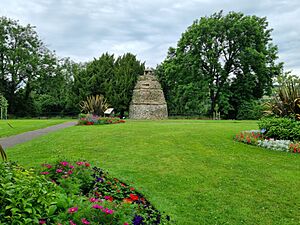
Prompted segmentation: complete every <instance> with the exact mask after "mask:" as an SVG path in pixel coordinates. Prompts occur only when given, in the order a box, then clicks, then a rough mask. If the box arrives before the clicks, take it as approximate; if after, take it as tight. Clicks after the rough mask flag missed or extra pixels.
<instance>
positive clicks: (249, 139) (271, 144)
mask: <svg viewBox="0 0 300 225" xmlns="http://www.w3.org/2000/svg"><path fill="white" fill-rule="evenodd" d="M265 132H266V130H265V129H262V130H250V131H242V132H240V133H239V134H237V135H236V136H235V137H234V140H236V141H239V142H243V143H246V144H251V145H256V146H259V147H263V148H267V149H270V150H275V151H284V152H294V153H300V143H293V142H292V141H290V140H276V139H274V138H268V137H267V136H266V135H265Z"/></svg>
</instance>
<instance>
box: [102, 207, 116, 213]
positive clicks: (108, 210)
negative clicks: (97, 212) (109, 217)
mask: <svg viewBox="0 0 300 225" xmlns="http://www.w3.org/2000/svg"><path fill="white" fill-rule="evenodd" d="M102 212H105V213H106V214H113V213H114V211H113V210H112V209H108V208H106V209H102Z"/></svg>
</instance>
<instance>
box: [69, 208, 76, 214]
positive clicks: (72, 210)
mask: <svg viewBox="0 0 300 225" xmlns="http://www.w3.org/2000/svg"><path fill="white" fill-rule="evenodd" d="M77 211H78V207H72V208H69V209H68V213H71V214H72V213H76V212H77Z"/></svg>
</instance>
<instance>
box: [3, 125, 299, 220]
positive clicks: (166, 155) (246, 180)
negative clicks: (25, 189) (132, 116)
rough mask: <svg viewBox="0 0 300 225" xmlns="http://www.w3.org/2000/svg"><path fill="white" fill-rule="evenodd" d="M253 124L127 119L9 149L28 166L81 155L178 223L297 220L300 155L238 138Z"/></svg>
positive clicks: (57, 134)
mask: <svg viewBox="0 0 300 225" xmlns="http://www.w3.org/2000/svg"><path fill="white" fill-rule="evenodd" d="M256 128H257V125H256V123H255V122H253V121H244V122H238V121H190V120H179V121H176V120H169V121H168V120H167V121H161V122H160V121H128V122H127V123H125V124H117V125H105V126H77V127H71V128H67V129H64V130H61V131H58V132H55V133H51V134H49V135H47V136H43V137H40V138H38V139H35V140H33V141H31V142H28V143H24V144H21V145H18V146H16V147H14V148H11V149H8V151H7V152H8V157H9V158H10V159H11V160H17V161H18V162H19V163H21V164H23V165H25V166H27V167H29V166H37V165H38V164H40V163H45V162H51V161H53V160H55V159H57V158H62V157H67V158H74V159H78V158H84V159H87V160H90V161H91V162H94V163H97V165H99V166H100V167H102V168H104V169H106V170H107V171H109V172H110V173H111V174H112V175H114V176H116V177H118V178H121V179H123V180H124V181H126V182H128V183H131V182H133V183H134V184H133V185H134V186H135V187H136V188H137V189H139V190H140V191H141V192H142V193H143V194H145V195H146V197H147V198H148V199H149V200H150V201H151V202H152V203H153V204H154V205H155V206H156V207H157V208H158V209H160V210H161V211H165V212H166V213H167V214H169V215H170V216H171V218H172V219H173V221H175V222H176V223H177V224H278V225H279V224H280V225H281V224H285V225H286V224H299V222H300V213H299V210H300V188H299V187H300V155H299V154H298V155H296V154H291V153H284V152H276V151H269V150H264V149H261V148H258V147H254V146H249V145H245V144H242V143H236V142H234V141H233V136H234V135H235V134H236V133H237V132H239V131H241V130H247V129H248V130H249V129H256Z"/></svg>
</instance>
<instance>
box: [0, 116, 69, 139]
mask: <svg viewBox="0 0 300 225" xmlns="http://www.w3.org/2000/svg"><path fill="white" fill-rule="evenodd" d="M66 121H67V120H64V119H50V120H46V119H41V120H39V119H31V120H28V119H27V120H24V119H20V120H0V138H2V137H8V136H12V135H16V134H20V133H24V132H27V131H32V130H37V129H40V128H45V127H49V126H51V125H55V124H59V123H63V122H66Z"/></svg>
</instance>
